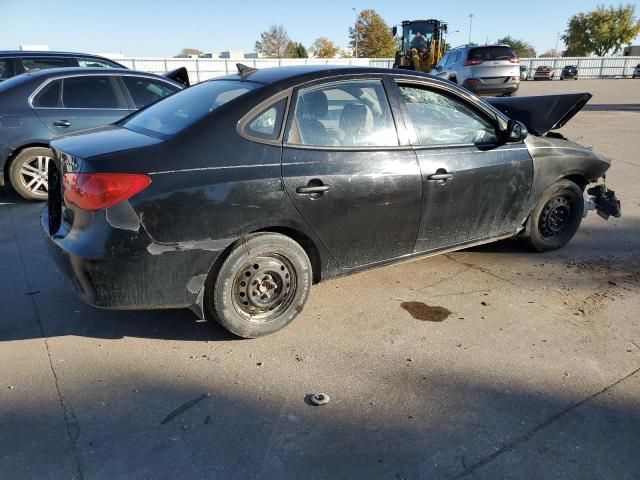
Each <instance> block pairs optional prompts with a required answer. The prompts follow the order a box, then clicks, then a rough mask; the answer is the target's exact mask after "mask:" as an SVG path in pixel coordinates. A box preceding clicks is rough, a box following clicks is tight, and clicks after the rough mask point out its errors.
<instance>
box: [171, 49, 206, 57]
mask: <svg viewBox="0 0 640 480" xmlns="http://www.w3.org/2000/svg"><path fill="white" fill-rule="evenodd" d="M191 55H197V56H199V57H200V56H202V55H204V52H203V51H202V50H198V49H197V48H183V49H182V50H180V53H179V54H178V55H177V57H182V58H186V57H190V56H191Z"/></svg>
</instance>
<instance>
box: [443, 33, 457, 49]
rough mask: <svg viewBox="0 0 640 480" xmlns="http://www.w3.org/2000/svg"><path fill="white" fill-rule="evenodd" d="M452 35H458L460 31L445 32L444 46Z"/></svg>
mask: <svg viewBox="0 0 640 480" xmlns="http://www.w3.org/2000/svg"><path fill="white" fill-rule="evenodd" d="M454 33H460V30H454V31H453V32H447V35H446V36H445V37H444V44H445V46H446V45H447V42H448V41H449V37H450V36H451V35H453V34H454Z"/></svg>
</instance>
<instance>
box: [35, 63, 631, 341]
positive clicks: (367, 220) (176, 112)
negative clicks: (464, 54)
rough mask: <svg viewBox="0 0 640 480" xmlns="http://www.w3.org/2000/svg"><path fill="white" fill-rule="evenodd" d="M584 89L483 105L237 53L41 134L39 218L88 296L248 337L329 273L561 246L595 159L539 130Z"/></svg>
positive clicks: (377, 72) (405, 80) (433, 81)
mask: <svg viewBox="0 0 640 480" xmlns="http://www.w3.org/2000/svg"><path fill="white" fill-rule="evenodd" d="M589 98H590V95H588V94H580V95H565V96H552V97H537V98H535V99H533V100H532V98H531V97H521V98H506V99H494V101H495V102H496V106H495V107H494V106H492V105H491V104H489V103H486V102H485V101H483V100H481V99H480V98H478V97H476V96H475V95H473V94H471V93H469V92H468V91H466V90H464V89H462V88H460V87H458V86H457V85H454V84H452V83H451V82H447V81H444V80H440V79H438V78H435V77H432V76H430V75H426V74H422V73H417V72H410V71H393V70H387V69H373V68H352V67H327V66H322V67H283V68H274V69H264V70H257V71H256V70H254V69H250V68H247V67H244V66H242V65H240V66H239V72H238V74H236V75H230V76H227V77H223V78H220V79H216V80H212V81H207V82H203V83H201V84H198V85H196V86H194V87H191V88H189V89H186V90H184V91H183V92H180V93H178V94H176V95H173V96H171V97H169V98H167V99H165V100H163V101H161V102H158V103H156V104H155V105H152V106H151V107H148V108H146V109H144V110H142V111H140V112H138V113H137V114H134V115H132V116H130V117H128V118H126V119H124V120H123V121H121V122H119V123H118V124H116V125H111V126H108V127H104V128H101V129H98V130H95V131H93V132H90V133H81V134H75V135H70V136H67V137H65V138H62V139H58V140H55V141H53V142H52V147H53V150H54V158H55V166H56V168H52V169H51V170H50V180H49V185H50V186H51V192H50V195H49V202H48V205H47V207H46V208H45V210H44V211H43V215H42V225H43V229H44V230H45V232H46V234H47V236H48V239H49V241H48V242H47V243H48V245H49V247H50V250H51V253H52V255H53V256H54V258H55V259H56V261H57V264H58V266H59V268H60V269H61V270H62V271H63V272H65V273H66V275H67V276H68V277H69V278H71V279H72V282H73V285H74V287H75V289H76V290H77V292H78V293H79V294H80V295H81V297H82V298H83V299H84V300H86V301H87V302H89V303H90V304H93V305H96V306H99V307H105V308H114V309H132V308H142V309H147V308H184V307H190V308H192V309H193V310H194V311H195V312H196V313H197V314H198V315H201V316H202V318H205V317H206V316H208V315H210V316H211V317H213V318H215V319H217V321H218V322H220V323H221V324H222V325H223V326H225V327H226V328H227V329H229V330H230V331H232V332H233V333H235V334H237V335H239V336H242V337H257V336H260V335H265V334H268V333H271V332H274V331H276V330H278V329H280V328H282V327H284V326H285V325H287V324H288V323H289V322H291V321H292V320H293V318H294V317H295V316H296V315H297V314H298V313H300V311H301V310H302V308H303V306H304V304H305V301H306V299H307V296H308V294H309V290H310V287H311V285H312V284H313V283H316V282H320V281H324V280H327V279H329V278H332V277H336V276H340V275H347V274H350V273H353V272H357V271H360V270H364V269H369V268H373V267H377V266H381V265H386V264H389V263H393V262H397V261H401V260H407V259H410V258H413V257H418V256H423V255H432V254H436V253H440V252H445V251H451V250H457V249H460V248H464V247H468V246H470V245H477V244H482V243H487V242H492V241H494V240H498V239H503V238H507V237H513V236H516V235H521V236H522V237H523V238H525V239H526V241H527V242H528V243H529V244H530V245H531V246H532V247H533V248H534V249H535V250H539V251H543V250H551V249H555V248H559V247H561V246H563V245H564V244H566V243H567V242H568V241H569V240H570V239H571V238H572V237H573V235H574V234H575V232H576V230H577V229H578V226H579V225H580V221H581V219H582V216H583V211H584V201H583V191H584V190H585V188H586V187H587V185H588V184H589V183H591V182H595V181H597V180H598V178H600V177H601V176H602V175H603V174H604V173H605V171H606V170H607V169H608V168H609V166H610V162H609V161H608V160H607V159H605V158H603V157H601V156H599V155H598V154H597V153H594V152H593V151H591V150H590V149H588V148H584V147H581V146H580V145H578V144H575V143H573V142H570V141H568V140H566V139H564V138H563V137H562V136H561V135H559V134H557V133H554V132H549V130H550V129H553V128H557V127H559V126H561V125H562V124H564V123H566V121H568V120H569V119H570V118H571V117H572V116H573V114H575V112H577V111H578V110H579V109H580V108H581V107H582V106H583V105H584V104H585V103H586V102H587V101H588V99H589ZM501 110H502V111H509V112H512V117H514V118H521V119H523V120H526V121H527V125H528V126H529V129H530V131H531V133H532V134H530V135H528V134H527V126H525V125H524V124H523V123H521V122H519V121H517V120H514V119H513V118H508V117H507V116H506V115H505V114H504V113H503V112H502V111H501ZM548 132H549V133H548ZM592 192H593V193H592V195H593V199H592V200H593V202H594V203H595V204H596V206H597V208H598V209H599V210H601V211H602V214H603V215H606V214H613V215H618V214H619V210H618V203H617V200H616V199H615V196H614V195H613V193H612V192H611V191H609V190H606V189H605V188H604V187H602V186H600V187H598V188H597V191H596V190H592Z"/></svg>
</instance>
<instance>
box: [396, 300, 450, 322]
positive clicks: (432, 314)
mask: <svg viewBox="0 0 640 480" xmlns="http://www.w3.org/2000/svg"><path fill="white" fill-rule="evenodd" d="M400 306H401V307H402V308H403V309H405V310H406V311H407V312H409V313H410V314H411V316H412V317H413V318H415V319H416V320H422V321H423V322H442V321H444V320H445V319H446V318H447V317H448V316H449V315H451V312H450V311H449V310H447V309H446V308H444V307H430V306H429V305H427V304H426V303H422V302H402V303H401V304H400Z"/></svg>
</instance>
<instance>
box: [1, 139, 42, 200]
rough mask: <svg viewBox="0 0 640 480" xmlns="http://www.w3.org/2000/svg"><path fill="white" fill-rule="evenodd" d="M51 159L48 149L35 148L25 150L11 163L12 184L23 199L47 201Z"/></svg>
mask: <svg viewBox="0 0 640 480" xmlns="http://www.w3.org/2000/svg"><path fill="white" fill-rule="evenodd" d="M51 157H52V154H51V150H49V149H48V148H43V147H34V148H27V149H25V150H23V151H22V152H20V153H19V154H18V155H17V156H16V158H15V159H14V160H13V161H12V162H11V169H10V178H11V184H12V185H13V188H15V190H16V191H17V192H18V193H19V194H20V195H21V196H22V197H24V198H26V199H28V200H46V199H47V195H48V191H49V190H48V188H49V185H48V181H47V175H48V172H49V163H50V162H51Z"/></svg>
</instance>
